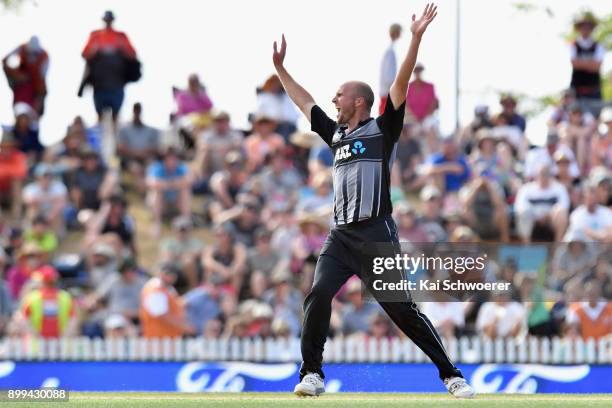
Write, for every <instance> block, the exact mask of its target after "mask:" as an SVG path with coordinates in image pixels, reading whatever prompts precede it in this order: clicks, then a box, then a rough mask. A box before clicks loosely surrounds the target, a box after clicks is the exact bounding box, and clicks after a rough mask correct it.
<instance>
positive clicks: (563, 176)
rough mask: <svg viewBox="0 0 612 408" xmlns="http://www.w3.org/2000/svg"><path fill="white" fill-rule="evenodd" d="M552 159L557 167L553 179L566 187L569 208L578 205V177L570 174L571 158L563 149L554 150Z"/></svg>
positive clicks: (579, 197)
mask: <svg viewBox="0 0 612 408" xmlns="http://www.w3.org/2000/svg"><path fill="white" fill-rule="evenodd" d="M553 160H554V163H555V166H556V169H557V174H556V175H555V179H556V180H557V181H558V182H559V183H561V184H562V185H563V186H564V187H565V188H566V189H567V192H568V194H569V197H570V209H574V208H576V207H577V206H579V205H580V200H581V199H582V197H581V195H582V191H581V189H582V187H581V186H580V178H578V177H573V176H572V172H571V165H572V162H571V158H570V157H569V156H568V155H567V153H566V152H565V151H564V150H558V151H556V152H555V154H554V155H553Z"/></svg>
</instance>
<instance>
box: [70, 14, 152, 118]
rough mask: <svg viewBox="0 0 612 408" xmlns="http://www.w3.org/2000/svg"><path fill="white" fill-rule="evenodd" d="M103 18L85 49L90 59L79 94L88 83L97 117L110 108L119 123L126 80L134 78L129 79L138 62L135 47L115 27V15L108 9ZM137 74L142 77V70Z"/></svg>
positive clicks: (87, 58)
mask: <svg viewBox="0 0 612 408" xmlns="http://www.w3.org/2000/svg"><path fill="white" fill-rule="evenodd" d="M102 20H103V21H104V24H105V27H104V28H103V29H102V30H96V31H93V32H92V33H91V34H89V39H88V40H87V44H86V45H85V48H84V49H83V53H82V56H83V58H84V59H85V60H86V61H87V67H86V70H85V74H84V77H83V82H82V84H81V89H79V95H81V93H82V88H83V87H84V85H85V84H87V83H89V84H91V85H92V86H93V89H94V105H95V107H96V112H97V113H98V117H99V118H100V119H101V118H102V114H103V112H104V111H106V110H107V109H110V110H111V111H112V114H113V121H114V122H116V121H117V115H118V113H119V110H120V109H121V105H122V104H123V97H124V92H123V88H124V87H125V84H126V83H127V82H129V81H132V80H134V79H135V78H130V76H131V75H132V74H133V73H132V72H130V71H131V70H132V69H131V68H132V67H133V66H134V65H133V62H136V61H137V60H136V50H134V47H133V46H132V44H131V43H130V40H129V39H128V37H127V35H126V34H125V33H123V32H121V31H115V30H114V28H113V21H114V20H115V16H114V14H113V12H112V11H106V12H105V13H104V16H103V17H102ZM138 69H139V68H138ZM137 77H138V78H139V77H140V74H139V73H138V75H137ZM136 79H137V78H136Z"/></svg>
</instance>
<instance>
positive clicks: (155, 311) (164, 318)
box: [140, 263, 195, 338]
mask: <svg viewBox="0 0 612 408" xmlns="http://www.w3.org/2000/svg"><path fill="white" fill-rule="evenodd" d="M178 274H179V271H178V269H177V268H176V267H175V266H174V265H173V264H171V263H163V264H162V265H161V266H160V267H159V271H158V275H157V276H155V277H153V278H151V279H150V280H149V281H148V282H147V283H146V284H145V286H144V287H143V288H142V292H141V295H140V322H141V324H142V335H143V336H144V337H148V338H162V337H180V336H182V335H184V334H194V333H195V330H194V328H193V327H192V326H191V325H190V324H189V323H188V322H187V319H186V317H185V307H184V305H183V300H182V299H181V298H180V297H179V295H178V294H177V292H176V290H175V289H174V286H173V285H174V283H175V282H176V278H177V276H178Z"/></svg>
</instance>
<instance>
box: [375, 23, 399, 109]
mask: <svg viewBox="0 0 612 408" xmlns="http://www.w3.org/2000/svg"><path fill="white" fill-rule="evenodd" d="M401 35H402V26H401V25H399V24H397V23H394V24H391V26H390V27H389V38H390V39H391V43H390V44H389V47H387V49H386V50H385V53H384V54H383V57H382V61H381V63H380V81H379V82H380V86H379V91H378V96H379V97H380V104H379V105H378V114H379V115H382V114H383V112H384V111H385V105H386V104H387V97H388V96H389V91H390V90H391V85H392V84H393V81H395V76H396V75H397V58H396V56H395V43H396V42H397V40H398V39H399V38H400V36H401Z"/></svg>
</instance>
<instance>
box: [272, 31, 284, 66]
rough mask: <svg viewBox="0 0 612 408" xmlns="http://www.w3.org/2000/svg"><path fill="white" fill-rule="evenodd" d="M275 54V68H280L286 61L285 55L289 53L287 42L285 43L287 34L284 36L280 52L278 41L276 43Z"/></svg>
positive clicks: (273, 57)
mask: <svg viewBox="0 0 612 408" xmlns="http://www.w3.org/2000/svg"><path fill="white" fill-rule="evenodd" d="M273 48H274V53H273V54H272V62H273V63H274V66H275V67H280V66H282V65H283V62H284V61H285V54H286V53H287V42H286V41H285V34H283V39H282V41H281V46H280V51H279V50H278V48H277V46H276V41H274V47H273Z"/></svg>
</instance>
